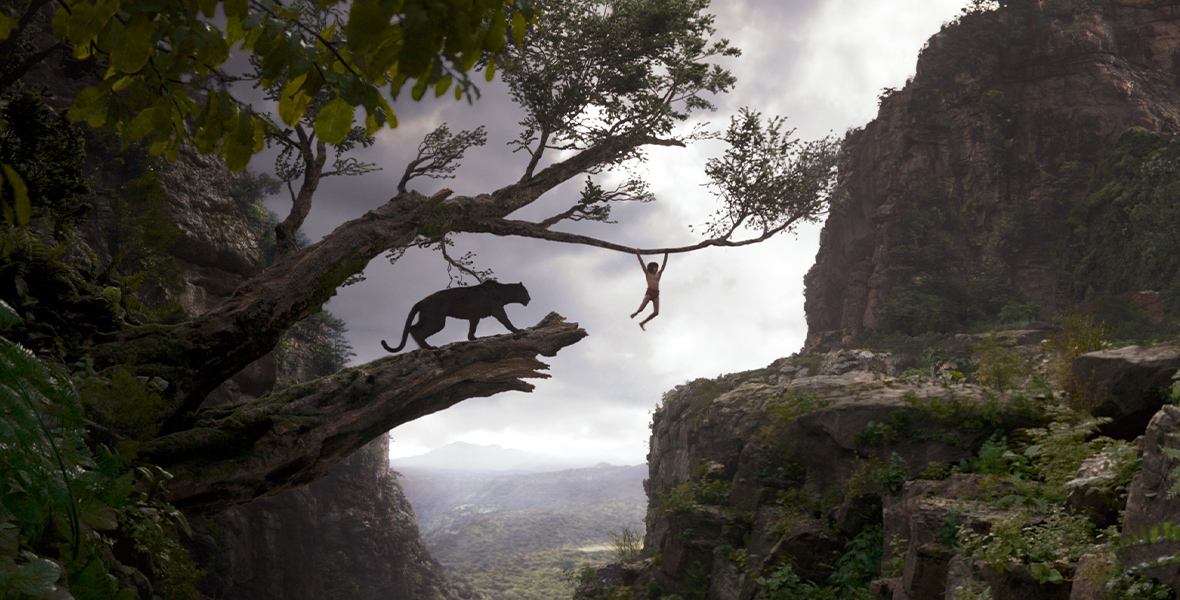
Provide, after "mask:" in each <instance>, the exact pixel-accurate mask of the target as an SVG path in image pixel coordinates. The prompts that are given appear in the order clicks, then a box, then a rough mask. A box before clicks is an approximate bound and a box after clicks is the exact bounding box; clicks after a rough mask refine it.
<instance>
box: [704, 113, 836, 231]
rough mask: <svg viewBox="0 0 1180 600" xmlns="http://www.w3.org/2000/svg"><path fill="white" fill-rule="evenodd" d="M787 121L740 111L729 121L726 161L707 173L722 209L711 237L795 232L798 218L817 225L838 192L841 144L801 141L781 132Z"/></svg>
mask: <svg viewBox="0 0 1180 600" xmlns="http://www.w3.org/2000/svg"><path fill="white" fill-rule="evenodd" d="M784 122H785V119H782V118H778V117H772V118H770V119H769V120H768V121H767V122H766V124H765V125H763V123H762V118H761V115H760V114H759V113H757V112H754V111H751V110H749V109H742V110H741V111H740V113H739V114H738V116H736V117H733V118H732V119H730V123H729V128H728V129H727V130H726V132H725V134H724V136H723V137H724V139H725V141H726V142H728V143H729V148H727V149H726V151H725V154H724V156H723V157H722V158H712V159H709V161H708V162H707V163H706V165H705V174H706V175H707V176H708V177H709V179H710V183H709V186H710V187H712V188H713V189H714V191H715V193H716V194H717V197H718V198H719V199H720V200H721V203H722V206H721V208H720V209H719V210H718V211H717V214H716V215H715V216H714V217H713V219H712V220H711V221H710V222H709V223H708V225H707V227H706V228H707V231H708V233H709V234H710V235H713V236H722V237H728V235H729V234H731V233H732V232H733V231H734V230H735V229H737V228H738V227H742V226H746V227H750V228H751V229H754V230H760V231H773V230H780V229H783V228H784V227H786V228H788V230H789V228H791V227H793V226H794V224H795V223H797V222H798V219H799V217H798V216H799V215H802V220H803V221H806V222H816V221H818V220H819V218H820V217H821V216H822V215H823V214H824V212H825V211H826V209H827V203H828V199H829V197H830V196H831V194H832V193H833V191H834V188H833V187H832V186H833V185H834V178H833V175H834V173H835V172H836V161H837V157H838V156H839V152H838V148H839V143H838V142H836V141H835V140H833V139H831V138H823V139H820V140H815V141H811V142H806V143H804V142H800V141H799V140H796V139H793V138H792V137H791V135H792V134H793V133H794V130H791V131H785V132H784V131H783V130H782V128H783V123H784Z"/></svg>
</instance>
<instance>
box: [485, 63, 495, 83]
mask: <svg viewBox="0 0 1180 600" xmlns="http://www.w3.org/2000/svg"><path fill="white" fill-rule="evenodd" d="M495 76H496V61H494V60H489V61H488V70H487V71H485V72H484V74H483V78H484V80H485V81H491V80H492V78H493V77H495Z"/></svg>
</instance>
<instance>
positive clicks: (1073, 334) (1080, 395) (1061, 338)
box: [1046, 313, 1109, 409]
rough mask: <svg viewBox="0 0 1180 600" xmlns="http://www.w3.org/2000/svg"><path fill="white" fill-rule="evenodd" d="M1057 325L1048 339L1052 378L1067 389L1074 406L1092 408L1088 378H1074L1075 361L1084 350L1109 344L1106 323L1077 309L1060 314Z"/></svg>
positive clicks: (1084, 352)
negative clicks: (1078, 379)
mask: <svg viewBox="0 0 1180 600" xmlns="http://www.w3.org/2000/svg"><path fill="white" fill-rule="evenodd" d="M1053 325H1054V329H1055V331H1054V332H1053V333H1052V334H1051V335H1050V336H1049V339H1048V341H1047V342H1046V350H1048V352H1049V364H1048V373H1049V378H1050V379H1052V380H1053V382H1054V383H1055V384H1057V387H1058V388H1059V389H1061V390H1062V392H1064V393H1065V396H1066V401H1067V402H1068V403H1069V405H1070V406H1071V407H1074V408H1079V409H1088V408H1089V407H1090V405H1091V404H1092V402H1093V399H1092V398H1089V397H1088V396H1087V392H1088V390H1087V388H1086V384H1087V383H1088V382H1084V381H1075V380H1074V376H1073V362H1074V360H1076V359H1077V358H1078V357H1079V356H1081V355H1083V354H1086V353H1089V352H1095V351H1097V350H1103V349H1105V348H1107V347H1108V346H1109V344H1108V342H1107V341H1106V340H1107V329H1106V326H1105V325H1103V324H1102V323H1101V322H1099V321H1097V320H1096V319H1095V318H1094V317H1092V316H1090V315H1081V314H1076V313H1062V314H1059V315H1057V317H1056V318H1055V319H1053Z"/></svg>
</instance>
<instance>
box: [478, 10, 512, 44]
mask: <svg viewBox="0 0 1180 600" xmlns="http://www.w3.org/2000/svg"><path fill="white" fill-rule="evenodd" d="M517 16H519V15H517ZM515 27H516V23H515V18H514V19H513V28H514V29H513V33H515ZM507 33H508V20H507V19H506V18H505V17H504V9H502V8H501V9H500V10H498V11H496V15H495V16H493V17H492V26H491V28H490V29H488V37H487V39H486V40H485V41H484V45H483V47H484V48H485V49H486V50H487V51H488V52H492V53H496V52H499V51H500V49H501V48H503V47H504V39H505V38H504V36H505V34H507Z"/></svg>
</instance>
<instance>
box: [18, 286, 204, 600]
mask: <svg viewBox="0 0 1180 600" xmlns="http://www.w3.org/2000/svg"><path fill="white" fill-rule="evenodd" d="M0 314H2V315H3V317H4V318H3V321H4V322H5V323H9V324H11V323H14V322H16V321H17V320H18V317H17V315H16V313H15V311H13V310H12V308H11V307H9V306H8V305H7V304H4V303H2V302H0ZM0 372H2V373H3V374H4V377H3V378H0V413H2V416H3V418H0V439H4V440H5V442H4V443H3V444H0V478H2V480H3V481H5V482H6V483H5V486H6V487H5V490H4V494H3V495H0V540H2V541H3V545H2V546H0V547H2V548H3V552H0V589H3V590H4V597H5V598H8V597H22V596H31V597H34V598H45V597H49V596H50V595H51V594H55V593H59V592H57V590H58V589H59V585H60V584H63V583H64V587H65V588H66V589H68V590H69V592H70V593H71V594H73V595H74V596H75V597H80V598H116V597H117V598H120V599H127V600H130V599H133V598H146V597H151V595H152V594H153V593H154V594H159V595H160V596H163V597H170V598H191V597H196V591H195V589H194V588H193V583H194V582H195V581H196V579H197V578H198V577H199V576H200V573H199V572H198V571H197V570H196V568H195V566H194V563H193V562H192V560H191V558H189V556H188V554H187V552H185V551H184V549H183V548H181V547H180V545H179V544H178V542H177V540H176V533H175V531H174V529H173V528H174V526H177V525H179V526H180V527H182V528H185V527H187V525H186V524H185V521H184V518H183V516H182V515H181V514H180V513H179V512H178V511H177V510H176V509H175V508H173V507H171V506H170V505H168V504H166V503H164V502H163V501H161V500H160V499H159V497H158V494H159V493H160V492H161V491H162V483H163V482H164V481H165V480H166V479H167V478H168V474H167V473H165V472H163V471H161V470H159V469H153V468H147V467H141V468H134V467H133V465H132V464H131V463H130V462H129V460H128V458H127V457H126V456H124V455H122V454H119V453H116V452H113V451H111V450H110V449H109V448H107V447H105V446H101V445H95V446H92V445H91V444H92V442H90V441H89V440H88V437H87V435H86V429H85V426H86V424H85V420H84V414H85V413H84V410H83V405H82V398H81V396H80V395H79V392H78V387H77V385H76V383H75V379H76V376H71V374H70V373H68V372H66V371H65V370H64V369H62V368H60V367H58V366H55V365H52V364H50V363H48V362H46V361H45V360H43V359H41V358H38V357H37V356H35V355H33V354H32V353H31V352H29V351H28V350H27V349H25V348H23V347H22V346H20V345H18V344H15V343H13V342H11V341H9V340H8V339H6V338H3V337H0ZM121 540H122V541H126V542H129V543H130V546H131V548H132V549H133V552H132V553H131V554H130V555H129V558H133V559H134V560H135V561H136V563H137V564H142V565H144V567H141V568H147V569H148V570H149V573H151V574H153V575H155V577H154V578H153V581H154V583H155V588H154V589H152V588H151V587H144V586H145V583H146V580H144V579H142V577H140V578H137V577H136V570H135V569H134V568H133V567H130V566H128V565H127V564H124V563H123V562H121V561H122V560H125V559H121V558H116V555H115V554H113V553H112V547H117V542H119V541H121Z"/></svg>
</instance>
